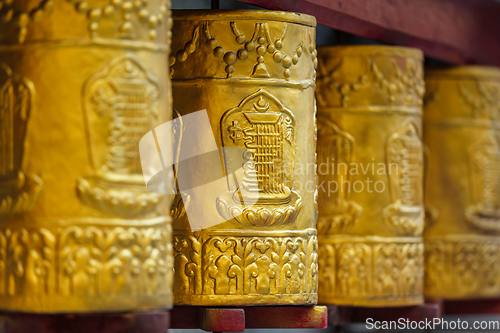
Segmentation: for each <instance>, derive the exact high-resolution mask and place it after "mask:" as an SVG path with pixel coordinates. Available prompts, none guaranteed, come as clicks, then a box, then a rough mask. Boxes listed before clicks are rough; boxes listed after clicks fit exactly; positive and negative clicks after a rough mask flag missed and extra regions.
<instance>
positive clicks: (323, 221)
mask: <svg viewBox="0 0 500 333" xmlns="http://www.w3.org/2000/svg"><path fill="white" fill-rule="evenodd" d="M318 118H319V119H318V145H317V147H318V148H317V149H318V155H317V156H318V165H331V166H332V169H333V170H329V168H328V171H327V172H326V174H324V173H323V172H322V170H321V169H320V170H318V177H319V182H320V183H325V184H330V182H335V183H336V184H344V183H347V182H348V183H347V184H349V183H350V182H351V173H350V168H351V163H353V162H354V153H355V150H356V141H355V139H354V137H353V136H352V135H351V134H349V133H347V132H346V131H343V130H341V129H340V128H339V127H338V126H337V125H336V124H335V123H334V122H333V121H331V120H330V119H327V118H326V117H323V116H318ZM349 194H350V190H349V188H347V187H346V188H342V189H341V188H337V191H335V192H333V193H329V192H325V191H323V190H321V189H320V190H319V191H318V204H319V217H318V224H317V229H318V234H319V235H327V234H337V233H339V232H342V231H347V230H348V229H350V228H351V227H352V226H353V225H354V224H355V223H356V219H357V218H358V217H359V216H360V215H361V213H362V212H363V209H362V208H361V207H360V206H359V205H358V204H357V203H355V202H353V201H350V200H349Z"/></svg>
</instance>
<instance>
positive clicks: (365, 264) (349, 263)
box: [319, 240, 424, 304]
mask: <svg viewBox="0 0 500 333" xmlns="http://www.w3.org/2000/svg"><path fill="white" fill-rule="evenodd" d="M423 252H424V245H423V244H422V243H396V242H393V243H391V242H387V243H377V242H374V243H368V242H337V243H336V242H335V241H322V240H321V241H320V246H319V275H320V279H319V281H320V282H319V296H320V302H321V301H322V299H323V300H325V301H329V302H337V301H340V303H343V302H344V300H346V301H347V304H353V302H355V301H354V300H355V299H360V300H361V299H363V298H366V297H371V298H374V299H377V298H379V299H380V301H381V303H382V304H387V303H386V302H387V298H394V297H395V296H398V297H412V296H413V297H417V298H420V297H421V294H422V286H423V268H424V267H423V265H424V262H423V261H424V260H423V254H424V253H423Z"/></svg>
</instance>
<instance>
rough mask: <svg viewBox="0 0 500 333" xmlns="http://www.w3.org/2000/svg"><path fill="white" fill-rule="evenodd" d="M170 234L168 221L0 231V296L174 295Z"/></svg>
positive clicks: (5, 229) (4, 229) (6, 229)
mask: <svg viewBox="0 0 500 333" xmlns="http://www.w3.org/2000/svg"><path fill="white" fill-rule="evenodd" d="M170 237H171V226H170V225H169V224H164V226H163V227H161V228H159V227H156V226H155V227H141V226H135V227H125V226H120V227H113V226H109V227H105V228H102V227H100V226H93V225H87V226H85V225H83V226H76V225H75V226H69V227H65V228H58V229H56V228H54V229H49V228H40V229H29V228H3V229H0V245H1V246H0V248H1V249H3V251H1V252H0V296H2V297H14V296H20V297H34V296H40V295H50V296H53V297H58V296H63V297H68V300H71V299H72V297H89V296H92V297H112V296H120V295H123V296H130V295H136V296H144V295H152V294H161V293H163V294H170V290H171V289H170V288H171V282H170V283H169V281H172V279H171V277H170V275H171V274H172V273H171V270H172V262H171V259H170V258H172V256H171V251H172V245H171V243H170ZM6 299H8V298H6ZM48 300H49V299H48ZM85 301H88V299H85Z"/></svg>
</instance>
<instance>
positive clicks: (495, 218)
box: [465, 130, 500, 232]
mask: <svg viewBox="0 0 500 333" xmlns="http://www.w3.org/2000/svg"><path fill="white" fill-rule="evenodd" d="M469 160H470V171H469V173H470V185H471V190H472V191H471V195H472V202H473V205H471V206H470V207H468V208H467V210H466V213H465V214H466V218H467V221H469V223H471V224H472V225H473V226H475V227H477V228H478V229H480V230H482V231H486V232H491V231H494V232H499V231H500V138H499V135H498V134H497V133H496V132H495V131H494V130H490V131H489V132H488V133H487V134H486V135H485V136H484V137H483V138H482V139H481V140H479V141H478V142H476V143H475V144H474V145H472V146H471V147H470V149H469Z"/></svg>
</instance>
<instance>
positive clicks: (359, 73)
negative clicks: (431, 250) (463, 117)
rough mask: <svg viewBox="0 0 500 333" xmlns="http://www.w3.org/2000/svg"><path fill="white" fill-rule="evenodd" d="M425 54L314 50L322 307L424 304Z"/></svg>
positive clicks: (385, 49)
mask: <svg viewBox="0 0 500 333" xmlns="http://www.w3.org/2000/svg"><path fill="white" fill-rule="evenodd" d="M422 58H423V56H422V53H421V52H420V51H418V50H415V49H408V48H400V47H386V46H349V47H347V46H346V47H324V48H319V49H318V59H319V67H318V79H317V85H318V88H317V90H316V98H317V103H318V177H319V201H318V206H319V217H318V225H317V228H318V240H319V291H318V297H319V302H320V303H326V304H342V305H357V306H400V305H401V306H402V305H411V304H418V303H421V302H422V292H423V291H422V284H423V244H422V238H421V233H422V229H423V222H424V221H423V220H424V209H423V204H422V200H423V198H422V192H423V189H422V186H423V183H422V181H423V146H422V141H421V138H420V136H421V130H422V124H421V115H422V97H423V94H424V85H423V77H422Z"/></svg>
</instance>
